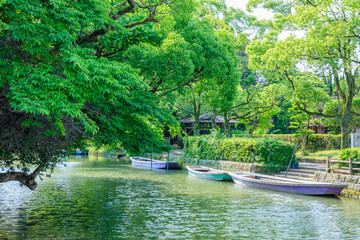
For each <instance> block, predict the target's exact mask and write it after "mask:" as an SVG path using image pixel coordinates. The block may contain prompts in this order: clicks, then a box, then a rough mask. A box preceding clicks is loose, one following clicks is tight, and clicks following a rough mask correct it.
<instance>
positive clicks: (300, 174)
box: [280, 171, 315, 179]
mask: <svg viewBox="0 0 360 240" xmlns="http://www.w3.org/2000/svg"><path fill="white" fill-rule="evenodd" d="M285 173H286V172H280V174H281V175H285ZM314 175H315V173H301V172H290V171H289V172H288V173H287V176H289V177H293V176H295V177H302V178H310V179H313V178H314Z"/></svg>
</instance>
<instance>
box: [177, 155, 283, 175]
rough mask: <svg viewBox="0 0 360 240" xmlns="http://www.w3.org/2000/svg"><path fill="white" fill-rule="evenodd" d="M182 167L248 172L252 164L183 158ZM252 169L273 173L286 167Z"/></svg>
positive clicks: (256, 167) (256, 166) (255, 167)
mask: <svg viewBox="0 0 360 240" xmlns="http://www.w3.org/2000/svg"><path fill="white" fill-rule="evenodd" d="M184 165H201V166H205V167H210V168H216V169H219V170H223V171H229V172H240V171H244V172H250V170H251V166H252V165H253V164H252V163H240V162H230V161H221V160H198V159H195V158H184ZM253 168H254V170H255V172H257V173H264V174H267V173H274V172H280V171H284V170H286V167H278V166H265V165H261V164H254V165H253Z"/></svg>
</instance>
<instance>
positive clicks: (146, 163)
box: [130, 157, 177, 169]
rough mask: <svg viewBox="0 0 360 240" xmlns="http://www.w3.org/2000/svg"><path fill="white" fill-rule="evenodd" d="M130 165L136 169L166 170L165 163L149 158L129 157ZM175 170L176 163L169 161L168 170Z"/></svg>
mask: <svg viewBox="0 0 360 240" xmlns="http://www.w3.org/2000/svg"><path fill="white" fill-rule="evenodd" d="M130 160H131V164H132V165H133V166H137V167H147V168H156V169H166V168H167V164H168V162H167V161H160V160H155V159H150V158H143V157H130ZM175 168H177V161H169V169H175Z"/></svg>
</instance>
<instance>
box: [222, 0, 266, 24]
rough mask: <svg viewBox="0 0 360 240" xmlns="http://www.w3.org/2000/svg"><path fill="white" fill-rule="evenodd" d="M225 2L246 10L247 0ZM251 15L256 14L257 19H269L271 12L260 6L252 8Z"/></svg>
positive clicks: (226, 0) (228, 0) (227, 0)
mask: <svg viewBox="0 0 360 240" xmlns="http://www.w3.org/2000/svg"><path fill="white" fill-rule="evenodd" d="M225 2H226V4H227V5H228V6H230V7H234V8H240V9H242V10H243V11H246V4H247V3H248V0H225ZM251 15H254V16H256V17H257V18H258V19H259V20H261V19H270V18H272V16H273V14H272V13H271V12H269V11H267V10H265V9H261V8H258V9H256V10H254V11H253V12H252V13H251Z"/></svg>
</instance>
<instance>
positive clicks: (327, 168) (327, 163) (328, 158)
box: [326, 156, 331, 173]
mask: <svg viewBox="0 0 360 240" xmlns="http://www.w3.org/2000/svg"><path fill="white" fill-rule="evenodd" d="M330 167H331V163H330V156H327V159H326V172H327V173H330Z"/></svg>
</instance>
